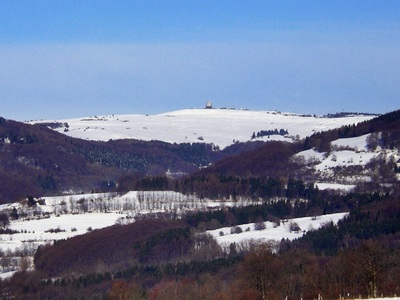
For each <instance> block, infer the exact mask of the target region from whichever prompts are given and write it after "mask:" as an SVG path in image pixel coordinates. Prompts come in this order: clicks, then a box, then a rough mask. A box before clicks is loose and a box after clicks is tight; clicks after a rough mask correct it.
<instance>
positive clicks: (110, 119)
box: [31, 109, 373, 149]
mask: <svg viewBox="0 0 400 300" xmlns="http://www.w3.org/2000/svg"><path fill="white" fill-rule="evenodd" d="M372 118H373V116H363V115H355V116H348V117H343V118H325V117H317V116H304V115H297V114H293V113H281V112H276V111H250V110H245V109H185V110H179V111H173V112H167V113H163V114H158V115H109V116H91V117H84V118H78V119H64V120H42V121H32V122H31V123H51V122H58V123H59V124H60V125H61V126H60V127H58V128H55V130H57V131H59V132H62V133H64V134H66V135H69V136H71V137H76V138H81V139H88V140H100V141H108V140H110V139H114V140H116V139H125V138H126V139H127V138H131V139H138V140H144V141H151V140H160V141H165V142H170V143H186V142H187V143H196V142H204V143H209V144H211V143H212V144H214V145H216V146H219V147H220V148H221V149H223V148H225V147H227V146H229V145H231V144H233V143H235V142H246V141H249V140H251V137H252V134H253V133H254V132H258V131H260V130H274V129H277V130H280V129H284V130H287V131H288V134H287V135H286V136H281V135H273V136H269V137H267V136H266V137H262V138H258V139H264V140H267V139H268V140H285V141H292V140H295V139H296V138H305V137H306V136H310V135H311V134H313V133H315V132H321V131H325V130H329V129H333V128H338V127H341V126H343V125H352V124H357V123H359V122H362V121H366V120H369V119H372ZM66 124H68V125H66ZM67 126H68V127H67ZM255 140H257V139H255Z"/></svg>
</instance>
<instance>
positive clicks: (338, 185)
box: [295, 134, 400, 190]
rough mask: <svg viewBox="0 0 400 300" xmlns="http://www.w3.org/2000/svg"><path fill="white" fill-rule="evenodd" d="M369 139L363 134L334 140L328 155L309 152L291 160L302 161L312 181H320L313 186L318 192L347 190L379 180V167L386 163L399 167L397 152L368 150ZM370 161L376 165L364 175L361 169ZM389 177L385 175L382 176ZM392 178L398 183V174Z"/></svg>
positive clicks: (311, 150)
mask: <svg viewBox="0 0 400 300" xmlns="http://www.w3.org/2000/svg"><path fill="white" fill-rule="evenodd" d="M369 136H370V134H366V135H362V136H359V137H353V138H344V139H338V140H335V141H332V142H331V149H332V150H331V152H329V153H327V152H318V151H316V150H315V149H309V150H305V151H302V152H299V153H297V154H296V155H295V159H298V160H301V161H303V163H304V164H305V165H306V167H307V168H309V169H312V170H313V171H314V172H315V173H316V178H319V179H318V180H319V181H321V182H317V186H318V187H319V188H320V189H326V188H330V189H341V190H349V189H351V188H352V187H354V184H356V183H359V182H365V181H367V182H368V181H370V180H371V176H379V167H380V164H379V163H381V164H384V165H388V162H393V163H397V167H399V166H400V153H399V150H398V149H381V148H380V147H378V148H376V149H375V150H372V149H368V147H367V140H368V137H369ZM372 161H375V162H377V163H376V165H377V166H375V167H373V168H372V169H370V170H369V172H368V171H367V170H366V169H365V167H366V166H367V165H368V164H369V163H371V162H372ZM352 170H354V171H352ZM391 171H392V172H393V170H391ZM389 175H390V174H386V176H389ZM392 176H393V177H394V178H396V176H397V180H399V179H400V178H399V174H394V173H393V174H392ZM386 179H387V178H386ZM378 182H380V180H378ZM332 183H334V184H332Z"/></svg>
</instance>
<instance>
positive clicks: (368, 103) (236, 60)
mask: <svg viewBox="0 0 400 300" xmlns="http://www.w3.org/2000/svg"><path fill="white" fill-rule="evenodd" d="M399 73H400V1H386V0H380V1H378V0H376V1H368V0H364V1H351V0H346V1H307V0H304V1H300V0H296V1H284V0H282V1H278V0H274V1H266V0H265V1H257V0H254V1H247V0H246V1H245V0H243V1H234V0H232V1H226V0H213V1H207V0H197V1H191V0H185V1H184V0H181V1H169V0H159V1H152V0H145V1H133V0H132V1H116V0H114V1H101V0H98V1H72V0H69V1H46V0H40V1H32V0H30V1H22V0H21V1H13V0H4V1H1V3H0V104H1V107H2V109H1V112H0V115H1V116H3V117H5V118H9V119H16V120H32V119H56V118H58V119H60V118H71V117H83V116H90V115H105V114H136V113H137V114H156V113H162V112H168V111H172V110H177V109H184V108H201V107H203V106H204V104H205V102H206V101H207V100H211V101H212V102H213V104H214V106H215V107H236V108H249V109H255V110H280V111H288V112H297V113H312V114H314V113H315V114H319V115H322V114H326V113H334V112H339V111H357V112H375V113H385V112H389V111H392V110H395V109H399V103H400V101H399V100H400V99H399V98H400V91H399V87H400V76H399Z"/></svg>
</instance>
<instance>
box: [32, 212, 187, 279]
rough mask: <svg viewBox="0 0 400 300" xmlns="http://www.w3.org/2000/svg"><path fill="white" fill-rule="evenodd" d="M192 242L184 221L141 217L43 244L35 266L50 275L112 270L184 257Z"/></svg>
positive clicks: (36, 257) (37, 254)
mask: <svg viewBox="0 0 400 300" xmlns="http://www.w3.org/2000/svg"><path fill="white" fill-rule="evenodd" d="M191 243H192V242H191V240H190V231H189V228H188V227H187V225H185V223H183V222H179V221H163V220H142V221H136V222H135V223H132V224H129V225H124V226H122V225H114V226H111V227H107V228H104V229H99V230H95V231H93V232H90V233H88V234H85V235H79V236H76V237H73V238H71V239H69V240H63V241H59V242H57V243H55V245H54V246H50V245H49V246H43V247H41V248H39V249H38V251H37V252H36V254H35V266H36V269H37V270H41V271H44V272H46V273H47V274H48V275H50V276H54V275H60V274H66V273H72V272H78V273H90V272H95V271H97V270H96V268H99V267H103V268H105V269H106V270H107V271H111V270H110V269H109V268H110V266H112V267H113V268H118V269H126V268H128V267H131V266H133V265H135V264H137V263H147V264H152V263H160V262H167V261H170V260H172V259H174V258H176V257H183V256H185V255H186V254H187V253H188V252H189V251H190V249H191V247H192V245H191ZM106 266H108V267H106Z"/></svg>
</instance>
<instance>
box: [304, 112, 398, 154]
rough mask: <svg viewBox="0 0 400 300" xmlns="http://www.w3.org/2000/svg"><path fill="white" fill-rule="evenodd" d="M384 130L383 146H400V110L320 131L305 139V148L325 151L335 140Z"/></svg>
mask: <svg viewBox="0 0 400 300" xmlns="http://www.w3.org/2000/svg"><path fill="white" fill-rule="evenodd" d="M378 132H382V133H383V134H382V137H381V145H380V146H382V147H383V148H394V147H396V148H399V147H400V110H396V111H393V112H390V113H387V114H384V115H381V116H379V117H376V118H374V119H371V120H369V121H364V122H361V123H359V124H357V125H355V124H353V125H347V126H342V127H340V128H338V129H333V130H328V131H325V132H319V133H316V134H313V135H312V136H310V137H307V138H306V139H305V140H304V145H303V149H304V150H306V149H310V148H316V149H317V150H318V151H321V152H324V151H329V150H330V145H329V143H330V142H331V141H333V140H337V139H343V138H351V137H357V136H362V135H365V134H368V133H378Z"/></svg>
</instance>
